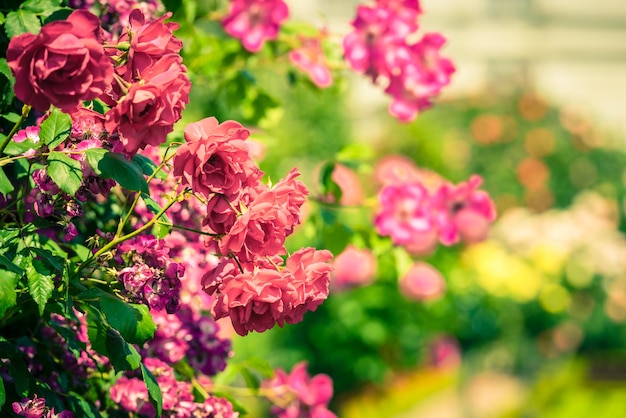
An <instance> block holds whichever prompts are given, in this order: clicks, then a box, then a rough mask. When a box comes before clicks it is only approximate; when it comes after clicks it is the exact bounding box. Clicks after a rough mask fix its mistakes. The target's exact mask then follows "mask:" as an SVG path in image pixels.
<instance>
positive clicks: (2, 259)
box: [0, 254, 24, 276]
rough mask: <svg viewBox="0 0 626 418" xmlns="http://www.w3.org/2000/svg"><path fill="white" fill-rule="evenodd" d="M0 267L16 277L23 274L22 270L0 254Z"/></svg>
mask: <svg viewBox="0 0 626 418" xmlns="http://www.w3.org/2000/svg"><path fill="white" fill-rule="evenodd" d="M0 266H3V267H4V268H6V269H7V270H9V271H10V272H12V273H15V274H17V275H18V276H21V275H22V274H24V269H22V268H21V267H20V266H18V265H16V264H15V263H13V262H12V261H11V260H9V259H8V258H7V257H6V256H4V255H2V254H0Z"/></svg>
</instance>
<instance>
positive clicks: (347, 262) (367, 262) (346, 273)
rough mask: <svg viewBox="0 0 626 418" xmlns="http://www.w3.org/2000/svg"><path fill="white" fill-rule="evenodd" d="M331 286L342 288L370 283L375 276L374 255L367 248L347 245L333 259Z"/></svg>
mask: <svg viewBox="0 0 626 418" xmlns="http://www.w3.org/2000/svg"><path fill="white" fill-rule="evenodd" d="M333 269H334V270H333V273H332V281H331V287H332V288H333V289H337V290H342V289H349V288H351V287H356V286H364V285H367V284H370V283H371V282H372V281H373V280H374V278H375V276H376V257H374V254H372V252H371V251H370V250H368V249H363V250H361V249H358V248H357V247H355V246H354V245H348V246H347V247H346V248H345V249H344V250H343V251H342V252H341V254H339V255H337V256H336V257H335V259H334V260H333Z"/></svg>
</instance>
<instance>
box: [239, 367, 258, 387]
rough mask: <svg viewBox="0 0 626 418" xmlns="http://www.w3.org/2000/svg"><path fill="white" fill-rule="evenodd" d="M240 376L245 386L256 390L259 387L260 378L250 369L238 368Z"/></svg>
mask: <svg viewBox="0 0 626 418" xmlns="http://www.w3.org/2000/svg"><path fill="white" fill-rule="evenodd" d="M240 373H241V376H242V377H243V380H245V381H246V386H247V387H248V389H250V390H252V391H253V392H256V391H257V390H258V389H259V387H261V380H260V379H259V378H258V377H257V376H256V375H255V374H254V373H252V372H251V371H250V369H246V368H245V367H244V368H242V369H241V370H240Z"/></svg>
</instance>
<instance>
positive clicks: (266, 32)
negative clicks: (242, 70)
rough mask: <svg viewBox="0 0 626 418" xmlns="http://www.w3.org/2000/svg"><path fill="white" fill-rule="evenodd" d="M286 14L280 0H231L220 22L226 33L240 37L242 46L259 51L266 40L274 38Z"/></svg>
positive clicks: (252, 50)
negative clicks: (225, 14)
mask: <svg viewBox="0 0 626 418" xmlns="http://www.w3.org/2000/svg"><path fill="white" fill-rule="evenodd" d="M288 15H289V8H288V7H287V4H285V2H284V1H282V0H231V2H230V8H229V11H228V16H226V18H225V19H224V21H223V22H222V23H223V26H224V30H225V31H226V33H227V34H229V35H230V36H232V37H235V38H238V39H241V42H242V44H243V46H244V48H246V49H247V50H248V51H250V52H259V51H260V50H261V48H262V47H263V44H264V43H265V41H266V40H271V39H276V37H277V36H278V30H279V28H280V25H281V24H282V23H283V22H284V21H285V20H286V19H287V16H288Z"/></svg>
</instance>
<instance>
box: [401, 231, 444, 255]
mask: <svg viewBox="0 0 626 418" xmlns="http://www.w3.org/2000/svg"><path fill="white" fill-rule="evenodd" d="M438 242H439V235H438V234H437V229H436V228H432V229H429V230H428V231H423V232H417V231H416V232H413V235H412V236H411V240H410V241H409V242H407V243H406V244H404V245H403V246H404V248H405V249H406V250H407V252H408V253H409V254H411V255H414V256H418V257H419V256H427V255H430V254H432V253H433V252H434V251H435V249H436V248H437V244H438Z"/></svg>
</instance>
